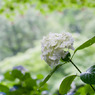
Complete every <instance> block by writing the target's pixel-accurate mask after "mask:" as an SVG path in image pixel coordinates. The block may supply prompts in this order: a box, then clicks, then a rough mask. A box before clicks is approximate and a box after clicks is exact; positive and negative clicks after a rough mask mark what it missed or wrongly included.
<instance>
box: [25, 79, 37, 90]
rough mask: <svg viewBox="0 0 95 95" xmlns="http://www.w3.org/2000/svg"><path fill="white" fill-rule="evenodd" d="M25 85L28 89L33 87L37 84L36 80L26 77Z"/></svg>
mask: <svg viewBox="0 0 95 95" xmlns="http://www.w3.org/2000/svg"><path fill="white" fill-rule="evenodd" d="M25 85H26V87H27V88H28V89H33V87H35V86H36V85H37V84H36V80H35V79H32V78H28V79H26V80H25Z"/></svg>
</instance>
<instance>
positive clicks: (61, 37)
mask: <svg viewBox="0 0 95 95" xmlns="http://www.w3.org/2000/svg"><path fill="white" fill-rule="evenodd" d="M73 43H74V39H73V38H72V36H71V34H70V33H67V32H63V33H61V34H59V33H49V35H48V36H46V37H43V40H42V42H41V51H42V56H41V57H42V59H43V60H45V61H46V62H47V63H48V64H49V65H50V66H53V65H57V64H58V62H59V60H60V58H61V57H62V58H64V57H65V56H66V55H67V54H68V51H69V49H72V50H74V47H73Z"/></svg>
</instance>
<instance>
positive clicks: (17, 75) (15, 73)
mask: <svg viewBox="0 0 95 95" xmlns="http://www.w3.org/2000/svg"><path fill="white" fill-rule="evenodd" d="M12 76H13V77H14V78H18V79H22V77H23V74H22V73H21V71H20V70H17V69H14V70H12Z"/></svg>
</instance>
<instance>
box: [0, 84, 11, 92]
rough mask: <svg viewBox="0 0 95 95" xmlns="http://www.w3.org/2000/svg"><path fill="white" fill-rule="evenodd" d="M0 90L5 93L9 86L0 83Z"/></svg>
mask: <svg viewBox="0 0 95 95" xmlns="http://www.w3.org/2000/svg"><path fill="white" fill-rule="evenodd" d="M0 91H1V92H5V93H7V92H9V88H8V87H7V86H5V85H2V84H0Z"/></svg>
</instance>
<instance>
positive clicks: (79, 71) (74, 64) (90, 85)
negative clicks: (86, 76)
mask: <svg viewBox="0 0 95 95" xmlns="http://www.w3.org/2000/svg"><path fill="white" fill-rule="evenodd" d="M69 61H70V62H71V63H72V64H73V66H74V67H75V68H76V69H77V70H78V71H79V72H80V73H82V72H81V70H80V69H79V68H78V67H77V66H76V65H75V64H74V62H73V61H72V60H71V59H69ZM90 86H91V88H92V89H93V90H94V92H95V88H94V87H93V86H92V85H91V84H90Z"/></svg>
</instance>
